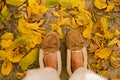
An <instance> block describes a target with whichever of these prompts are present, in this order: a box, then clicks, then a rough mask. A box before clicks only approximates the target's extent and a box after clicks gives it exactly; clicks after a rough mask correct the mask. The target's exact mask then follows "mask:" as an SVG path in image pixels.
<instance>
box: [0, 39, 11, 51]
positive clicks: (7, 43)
mask: <svg viewBox="0 0 120 80" xmlns="http://www.w3.org/2000/svg"><path fill="white" fill-rule="evenodd" d="M12 43H13V41H12V40H1V42H0V45H1V47H2V49H5V48H9V47H10V46H11V45H12Z"/></svg>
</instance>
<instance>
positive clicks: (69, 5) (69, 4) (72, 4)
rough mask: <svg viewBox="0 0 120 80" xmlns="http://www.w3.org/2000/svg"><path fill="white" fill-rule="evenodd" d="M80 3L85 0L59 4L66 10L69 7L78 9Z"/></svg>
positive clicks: (72, 0) (61, 1)
mask: <svg viewBox="0 0 120 80" xmlns="http://www.w3.org/2000/svg"><path fill="white" fill-rule="evenodd" d="M80 1H84V0H59V1H58V2H59V4H60V5H61V6H62V7H64V8H65V9H66V8H68V7H72V8H74V7H77V6H78V5H79V4H80V3H79V2H80Z"/></svg>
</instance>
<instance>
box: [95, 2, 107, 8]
mask: <svg viewBox="0 0 120 80" xmlns="http://www.w3.org/2000/svg"><path fill="white" fill-rule="evenodd" d="M94 5H95V6H96V7H97V8H98V9H104V8H106V7H107V3H105V2H102V1H101V0H95V1H94Z"/></svg>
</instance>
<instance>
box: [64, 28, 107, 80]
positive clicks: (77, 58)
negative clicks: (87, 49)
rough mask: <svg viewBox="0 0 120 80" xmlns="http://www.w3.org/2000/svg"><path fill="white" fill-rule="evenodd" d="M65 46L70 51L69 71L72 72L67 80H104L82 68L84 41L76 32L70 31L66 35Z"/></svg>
mask: <svg viewBox="0 0 120 80" xmlns="http://www.w3.org/2000/svg"><path fill="white" fill-rule="evenodd" d="M66 45H67V48H68V49H70V50H71V69H72V72H73V74H72V76H71V77H70V78H69V80H106V79H105V78H103V77H101V76H99V75H97V74H96V73H94V72H92V71H90V70H88V69H86V68H84V60H85V59H84V57H83V52H82V49H83V47H84V41H83V39H82V37H81V34H80V33H79V32H78V31H77V30H71V31H69V32H68V33H67V37H66Z"/></svg>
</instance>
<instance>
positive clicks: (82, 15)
mask: <svg viewBox="0 0 120 80" xmlns="http://www.w3.org/2000/svg"><path fill="white" fill-rule="evenodd" d="M78 15H79V16H81V17H83V18H84V21H85V25H87V24H89V23H90V20H89V18H88V16H87V14H86V13H84V12H79V13H78Z"/></svg>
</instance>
